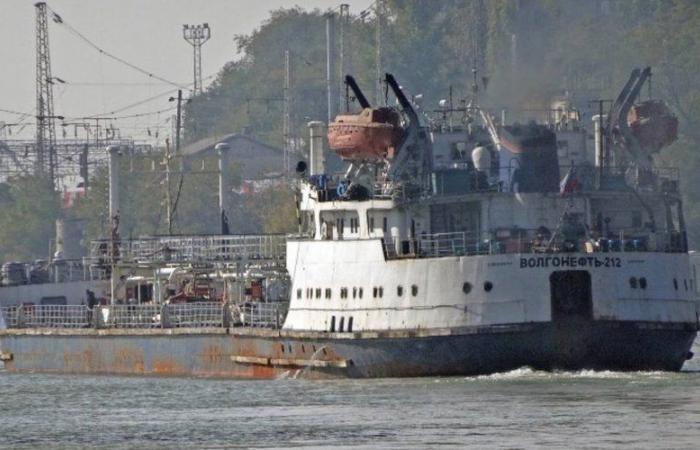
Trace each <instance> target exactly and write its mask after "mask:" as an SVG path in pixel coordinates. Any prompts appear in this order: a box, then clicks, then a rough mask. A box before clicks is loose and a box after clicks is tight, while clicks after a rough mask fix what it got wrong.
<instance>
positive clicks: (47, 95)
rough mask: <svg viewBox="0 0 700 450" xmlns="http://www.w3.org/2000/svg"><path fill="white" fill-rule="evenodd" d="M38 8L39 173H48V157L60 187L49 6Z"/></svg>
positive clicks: (37, 107) (37, 139)
mask: <svg viewBox="0 0 700 450" xmlns="http://www.w3.org/2000/svg"><path fill="white" fill-rule="evenodd" d="M34 7H35V8H36V151H37V158H36V169H35V170H36V173H38V174H44V173H45V170H46V159H47V156H48V169H49V170H48V172H49V179H50V180H51V183H52V185H53V186H54V187H55V186H56V176H55V175H56V173H55V172H56V151H55V147H56V124H55V120H54V119H55V118H56V116H54V113H53V78H52V76H51V56H50V54H49V27H48V20H47V16H46V3H44V2H39V3H36V4H35V5H34Z"/></svg>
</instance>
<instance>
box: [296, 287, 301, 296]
mask: <svg viewBox="0 0 700 450" xmlns="http://www.w3.org/2000/svg"><path fill="white" fill-rule="evenodd" d="M297 298H301V288H299V289H297Z"/></svg>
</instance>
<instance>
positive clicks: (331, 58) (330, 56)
mask: <svg viewBox="0 0 700 450" xmlns="http://www.w3.org/2000/svg"><path fill="white" fill-rule="evenodd" d="M334 75H335V15H334V14H333V13H332V12H328V13H326V94H327V97H328V123H331V121H332V120H333V114H334V108H333V105H334V103H335V95H333V91H334V89H333V88H334V87H335V84H334V81H333V77H334Z"/></svg>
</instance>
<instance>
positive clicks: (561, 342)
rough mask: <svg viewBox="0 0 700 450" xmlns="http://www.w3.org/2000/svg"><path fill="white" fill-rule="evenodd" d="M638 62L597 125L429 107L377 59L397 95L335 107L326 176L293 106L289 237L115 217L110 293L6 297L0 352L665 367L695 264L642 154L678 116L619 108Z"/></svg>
mask: <svg viewBox="0 0 700 450" xmlns="http://www.w3.org/2000/svg"><path fill="white" fill-rule="evenodd" d="M649 74H650V71H649V70H648V69H645V70H635V71H634V72H632V75H631V77H630V81H629V82H628V83H627V85H626V86H625V87H624V89H623V90H622V91H621V93H620V95H619V96H618V98H617V100H616V102H615V103H614V104H613V106H612V108H611V110H610V111H609V112H608V113H607V115H599V116H597V117H594V125H595V128H594V132H593V133H592V132H589V131H587V124H585V123H584V122H583V121H581V120H580V117H581V116H580V114H578V112H577V111H576V110H575V109H574V108H573V106H571V105H567V104H560V105H559V106H558V107H557V109H556V114H555V117H553V118H552V120H550V121H548V122H545V123H541V124H535V123H533V124H528V125H507V124H505V121H504V120H501V121H500V123H499V121H498V119H496V118H494V117H492V116H491V115H490V114H489V113H488V112H487V111H485V110H483V109H481V108H479V107H478V106H475V105H471V106H468V107H464V108H447V107H444V106H441V110H439V114H438V116H439V117H438V118H437V119H433V120H427V119H426V118H425V117H424V116H423V115H422V114H419V113H418V112H417V110H416V108H415V107H414V105H413V103H412V102H411V101H410V100H409V99H408V98H407V96H406V95H405V94H404V92H403V91H402V89H401V88H400V87H399V85H398V83H397V82H396V80H395V79H394V78H393V76H391V75H389V74H387V76H386V79H385V81H386V84H387V86H388V87H389V88H390V89H391V91H392V92H393V94H394V96H395V97H396V100H397V105H398V106H397V107H392V108H391V109H392V111H388V110H387V109H386V108H383V109H381V110H379V111H377V112H375V111H374V110H372V107H371V105H369V103H368V102H366V100H365V103H366V104H361V105H360V106H361V107H362V109H363V110H362V112H360V113H358V114H357V115H356V116H355V117H352V114H345V115H343V116H341V117H340V118H339V120H338V121H336V122H335V123H332V124H330V125H329V132H330V134H331V135H330V136H329V142H330V143H331V148H332V149H333V150H335V151H337V153H338V154H339V155H340V156H341V157H342V158H343V159H344V160H345V162H346V163H347V168H346V170H345V172H344V173H343V174H342V175H339V176H338V175H332V174H328V173H326V168H325V165H324V153H323V152H324V149H323V147H324V133H323V128H324V125H323V124H322V123H319V122H312V123H310V124H309V126H310V129H311V130H310V133H311V148H310V155H309V163H308V166H307V164H299V165H298V175H299V180H298V189H299V195H298V198H299V203H298V209H299V217H300V224H301V233H300V234H299V235H295V236H287V237H279V236H278V237H274V236H226V235H222V236H191V237H186V236H185V237H182V236H181V237H173V236H166V237H152V238H148V239H135V240H124V239H118V236H116V235H115V233H113V234H112V238H111V239H108V240H105V241H104V242H102V243H98V244H97V245H96V246H95V252H96V254H95V255H93V256H94V257H95V258H97V259H100V258H101V259H103V260H104V262H105V265H106V266H109V267H110V271H111V294H110V297H111V301H110V302H109V303H108V304H104V305H65V306H55V305H46V306H42V305H39V306H32V307H17V308H14V309H6V310H3V311H2V315H1V316H0V317H2V318H3V321H4V326H3V327H1V328H2V329H0V353H1V356H2V360H4V362H5V367H6V368H7V370H9V371H14V372H31V371H39V372H54V373H91V374H95V373H104V374H135V375H176V376H214V377H236V378H276V377H297V376H305V377H404V376H443V375H471V374H483V373H492V372H496V371H504V370H510V369H515V368H518V367H522V366H529V367H533V368H537V369H547V370H550V369H601V370H672V371H677V370H680V369H681V368H682V366H683V364H684V362H685V361H686V360H687V359H688V358H690V357H692V354H691V353H690V347H691V345H692V343H693V340H694V339H695V337H696V335H697V330H698V302H697V273H696V272H697V270H696V268H695V267H694V266H693V265H692V264H691V262H690V259H689V254H688V248H687V241H686V237H685V225H684V220H683V208H682V204H681V196H680V191H679V184H678V177H677V175H676V172H675V171H674V170H672V169H667V168H662V167H656V166H655V165H654V164H653V158H651V156H652V155H653V154H654V153H656V152H658V151H660V150H661V148H662V147H663V146H665V145H667V144H668V143H669V142H671V141H672V140H673V139H674V133H675V125H674V122H673V117H671V116H670V114H669V113H668V111H667V110H666V109H663V108H660V107H658V104H655V106H654V107H653V108H652V107H647V108H643V107H640V108H638V111H637V113H636V114H632V115H630V114H631V113H630V110H632V108H633V107H634V106H635V104H636V102H637V100H638V97H639V92H640V90H641V88H642V86H643V84H644V83H645V81H646V80H647V79H648V76H649ZM347 81H348V85H349V87H350V88H351V89H353V90H354V91H355V94H356V95H355V97H356V98H358V99H365V97H364V96H363V95H362V93H361V91H360V89H359V87H358V86H357V84H356V83H354V80H352V79H351V78H348V80H347ZM465 104H466V103H465ZM660 109H663V111H662V112H663V116H664V117H663V118H662V119H663V120H662V123H661V125H659V126H661V127H662V128H663V129H664V130H665V133H666V134H665V135H664V136H663V138H660V139H653V140H651V141H648V140H646V141H645V140H644V135H645V133H646V131H645V132H640V131H639V127H638V126H637V124H636V122H634V121H635V120H636V119H635V117H637V116H639V115H641V113H644V114H647V113H648V115H649V116H650V117H645V120H644V123H645V129H651V127H653V122H654V117H653V111H654V110H657V111H658V110H660ZM455 115H456V116H457V117H456V118H455V117H454V116H455ZM375 119H376V120H378V121H379V122H378V123H374V121H375ZM650 122H651V123H650ZM478 123H481V125H477V124H478ZM388 127H391V128H392V129H391V130H388ZM112 150H113V151H111V153H110V154H111V161H112V162H116V158H118V152H117V151H116V150H114V149H112ZM114 166H115V167H116V163H115V164H114ZM111 173H112V172H111ZM112 175H114V176H113V177H111V180H112V182H115V183H116V181H117V177H116V175H115V174H114V173H112ZM112 201H113V199H112V198H110V206H111V210H112V211H113V212H114V211H118V207H117V205H116V204H115V205H113V204H112ZM111 215H112V216H114V214H111Z"/></svg>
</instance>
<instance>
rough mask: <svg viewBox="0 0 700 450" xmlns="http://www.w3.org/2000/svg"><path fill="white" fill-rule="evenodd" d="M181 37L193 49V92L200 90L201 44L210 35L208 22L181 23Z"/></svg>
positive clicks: (196, 92)
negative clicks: (200, 23)
mask: <svg viewBox="0 0 700 450" xmlns="http://www.w3.org/2000/svg"><path fill="white" fill-rule="evenodd" d="M182 37H184V38H185V40H186V41H187V42H189V43H190V45H192V49H193V50H194V93H195V94H198V93H201V92H202V45H204V43H205V42H207V41H208V40H209V38H210V37H211V28H209V24H208V23H205V24H203V25H183V26H182Z"/></svg>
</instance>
